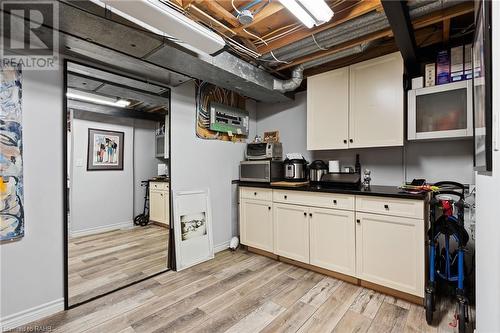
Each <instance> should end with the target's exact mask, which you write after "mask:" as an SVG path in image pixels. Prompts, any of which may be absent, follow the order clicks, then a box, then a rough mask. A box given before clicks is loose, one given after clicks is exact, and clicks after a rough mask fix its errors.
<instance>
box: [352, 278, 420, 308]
mask: <svg viewBox="0 0 500 333" xmlns="http://www.w3.org/2000/svg"><path fill="white" fill-rule="evenodd" d="M359 285H360V286H361V287H364V288H368V289H373V290H376V291H379V292H381V293H383V294H387V295H389V296H394V297H396V298H400V299H403V300H405V301H408V302H410V303H414V304H417V305H424V299H423V298H422V297H418V296H415V295H412V294H408V293H405V292H402V291H399V290H394V289H392V288H388V287H384V286H381V285H379V284H376V283H372V282H368V281H365V280H359Z"/></svg>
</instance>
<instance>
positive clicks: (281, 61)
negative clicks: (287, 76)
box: [243, 28, 290, 64]
mask: <svg viewBox="0 0 500 333" xmlns="http://www.w3.org/2000/svg"><path fill="white" fill-rule="evenodd" d="M243 31H244V32H246V33H247V34H249V35H250V36H252V37H255V38H257V39H258V40H260V41H262V42H263V43H264V44H265V45H268V44H267V42H266V41H265V40H264V39H262V38H261V37H260V36H257V35H256V34H254V33H251V32H250V31H248V30H247V29H245V28H243ZM269 53H270V54H271V56H272V57H273V58H274V60H276V61H277V62H279V63H283V64H289V63H290V62H289V61H284V60H279V59H278V58H276V56H275V55H274V53H273V51H269Z"/></svg>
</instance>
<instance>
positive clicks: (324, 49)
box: [311, 34, 329, 51]
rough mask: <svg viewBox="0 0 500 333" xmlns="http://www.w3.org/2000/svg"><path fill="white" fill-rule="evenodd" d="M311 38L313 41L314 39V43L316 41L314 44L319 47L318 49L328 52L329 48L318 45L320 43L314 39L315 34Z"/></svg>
mask: <svg viewBox="0 0 500 333" xmlns="http://www.w3.org/2000/svg"><path fill="white" fill-rule="evenodd" d="M311 37H312V39H313V41H314V44H316V46H317V47H318V49H320V50H323V51H326V50H328V49H329V47H327V48H325V47H321V46H320V45H319V44H318V42H317V41H316V37H314V34H312V35H311Z"/></svg>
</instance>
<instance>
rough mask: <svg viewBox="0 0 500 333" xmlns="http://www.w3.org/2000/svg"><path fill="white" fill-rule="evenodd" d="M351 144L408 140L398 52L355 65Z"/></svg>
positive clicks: (351, 81) (392, 142)
mask: <svg viewBox="0 0 500 333" xmlns="http://www.w3.org/2000/svg"><path fill="white" fill-rule="evenodd" d="M349 103H350V112H349V135H350V137H349V147H350V148H361V147H380V146H402V145H403V143H404V89H403V58H402V57H401V55H400V54H399V52H397V53H392V54H388V55H386V56H383V57H379V58H375V59H371V60H368V61H364V62H361V63H358V64H355V65H352V66H351V75H350V100H349Z"/></svg>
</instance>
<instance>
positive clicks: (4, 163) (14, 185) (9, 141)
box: [0, 65, 24, 242]
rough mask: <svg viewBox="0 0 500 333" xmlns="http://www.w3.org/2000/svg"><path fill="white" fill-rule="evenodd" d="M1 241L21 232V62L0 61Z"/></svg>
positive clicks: (22, 232) (10, 238) (22, 214)
mask: <svg viewBox="0 0 500 333" xmlns="http://www.w3.org/2000/svg"><path fill="white" fill-rule="evenodd" d="M0 76H1V80H0V105H1V107H2V108H1V110H0V174H1V181H0V242H3V241H9V240H14V239H19V238H21V237H23V236H24V188H23V141H22V135H23V125H22V70H21V66H20V65H19V66H16V67H12V66H3V65H0Z"/></svg>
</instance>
